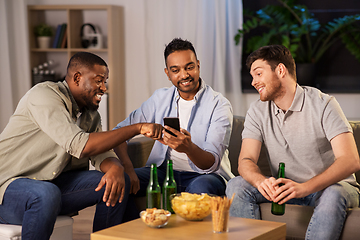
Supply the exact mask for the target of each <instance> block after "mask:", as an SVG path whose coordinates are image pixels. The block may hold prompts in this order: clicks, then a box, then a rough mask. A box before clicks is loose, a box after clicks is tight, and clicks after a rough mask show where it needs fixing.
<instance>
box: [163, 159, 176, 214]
mask: <svg viewBox="0 0 360 240" xmlns="http://www.w3.org/2000/svg"><path fill="white" fill-rule="evenodd" d="M162 191H163V195H162V196H163V199H162V203H163V205H162V206H163V209H165V210H168V211H169V212H171V213H174V211H173V210H172V208H171V202H170V201H171V200H170V195H171V194H173V193H176V182H175V179H174V172H173V163H172V160H170V159H169V160H167V165H166V178H165V180H164V183H163V188H162Z"/></svg>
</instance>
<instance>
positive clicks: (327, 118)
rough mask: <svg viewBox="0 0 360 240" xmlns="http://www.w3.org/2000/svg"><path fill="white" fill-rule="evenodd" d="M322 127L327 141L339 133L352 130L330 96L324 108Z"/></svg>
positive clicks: (338, 106) (337, 104) (336, 103)
mask: <svg viewBox="0 0 360 240" xmlns="http://www.w3.org/2000/svg"><path fill="white" fill-rule="evenodd" d="M323 127H324V131H325V135H326V137H327V139H328V140H329V141H330V140H331V139H333V138H334V137H336V136H337V135H339V134H341V133H345V132H353V130H352V127H351V126H350V123H349V121H348V120H347V119H346V117H345V114H344V113H343V111H342V109H341V107H340V105H339V103H338V102H337V101H336V99H335V98H334V97H331V98H330V100H329V102H328V104H327V105H326V107H325V109H324V114H323Z"/></svg>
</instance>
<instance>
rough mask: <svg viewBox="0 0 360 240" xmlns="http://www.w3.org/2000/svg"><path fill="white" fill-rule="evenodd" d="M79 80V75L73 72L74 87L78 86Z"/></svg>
mask: <svg viewBox="0 0 360 240" xmlns="http://www.w3.org/2000/svg"><path fill="white" fill-rule="evenodd" d="M80 78H81V73H80V72H75V73H74V83H75V84H76V86H79V83H80Z"/></svg>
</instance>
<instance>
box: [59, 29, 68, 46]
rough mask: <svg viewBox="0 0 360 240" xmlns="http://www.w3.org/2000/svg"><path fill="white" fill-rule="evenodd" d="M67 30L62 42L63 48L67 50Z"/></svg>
mask: <svg viewBox="0 0 360 240" xmlns="http://www.w3.org/2000/svg"><path fill="white" fill-rule="evenodd" d="M67 32H68V31H67V29H66V28H65V32H64V36H63V39H62V41H61V46H60V47H61V48H65V47H66V45H67Z"/></svg>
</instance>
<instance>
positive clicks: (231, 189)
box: [226, 176, 250, 197]
mask: <svg viewBox="0 0 360 240" xmlns="http://www.w3.org/2000/svg"><path fill="white" fill-rule="evenodd" d="M249 185H250V184H249V183H248V182H247V181H246V180H245V179H243V178H242V177H241V176H237V177H234V178H232V179H230V181H229V182H228V183H227V185H226V195H228V196H230V197H231V195H232V194H233V193H237V194H238V193H240V192H242V191H244V190H245V189H247V188H249Z"/></svg>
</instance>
